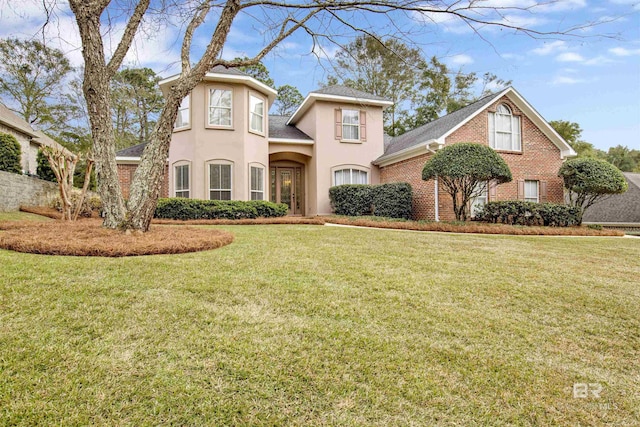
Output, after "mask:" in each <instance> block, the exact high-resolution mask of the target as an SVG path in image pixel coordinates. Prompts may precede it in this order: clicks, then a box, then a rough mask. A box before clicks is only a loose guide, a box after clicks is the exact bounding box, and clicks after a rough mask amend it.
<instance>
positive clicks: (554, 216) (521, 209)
mask: <svg viewBox="0 0 640 427" xmlns="http://www.w3.org/2000/svg"><path fill="white" fill-rule="evenodd" d="M580 218H581V210H580V209H579V208H576V207H573V206H567V205H560V204H556V203H534V202H524V201H521V200H507V201H500V202H489V203H487V204H485V205H484V206H482V207H481V208H480V209H479V210H478V211H477V213H476V217H475V219H476V220H477V221H484V222H492V223H502V224H510V225H527V226H533V225H545V226H550V227H569V226H574V225H580Z"/></svg>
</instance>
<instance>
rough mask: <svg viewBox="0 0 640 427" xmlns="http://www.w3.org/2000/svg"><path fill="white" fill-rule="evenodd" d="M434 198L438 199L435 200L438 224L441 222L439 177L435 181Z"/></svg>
mask: <svg viewBox="0 0 640 427" xmlns="http://www.w3.org/2000/svg"><path fill="white" fill-rule="evenodd" d="M433 194H434V197H435V198H436V200H435V207H436V222H440V212H439V208H438V175H436V179H435V189H434V192H433Z"/></svg>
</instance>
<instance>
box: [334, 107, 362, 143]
mask: <svg viewBox="0 0 640 427" xmlns="http://www.w3.org/2000/svg"><path fill="white" fill-rule="evenodd" d="M366 119H367V114H366V112H365V111H360V110H349V109H341V108H336V110H335V122H336V123H335V139H337V140H339V141H340V142H364V141H366V140H367V134H366V131H367V126H366Z"/></svg>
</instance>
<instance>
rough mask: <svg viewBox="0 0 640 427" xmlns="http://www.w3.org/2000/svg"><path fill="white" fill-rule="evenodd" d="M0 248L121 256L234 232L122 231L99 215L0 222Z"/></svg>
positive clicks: (197, 247)
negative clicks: (105, 225)
mask: <svg viewBox="0 0 640 427" xmlns="http://www.w3.org/2000/svg"><path fill="white" fill-rule="evenodd" d="M0 230H2V231H1V232H0V248H2V249H9V250H12V251H16V252H26V253H34V254H45V255H71V256H103V257H124V256H137V255H157V254H181V253H186V252H197V251H207V250H211V249H216V248H220V247H222V246H225V245H228V244H230V243H231V242H233V234H231V233H229V232H227V231H223V230H216V229H206V228H192V227H152V228H151V229H150V230H149V231H148V232H146V233H124V232H122V231H120V230H111V229H106V228H103V227H102V221H101V220H99V219H84V220H79V221H74V222H66V221H64V222H63V221H42V222H40V221H3V222H0Z"/></svg>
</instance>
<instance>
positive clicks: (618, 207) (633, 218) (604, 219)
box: [582, 172, 640, 224]
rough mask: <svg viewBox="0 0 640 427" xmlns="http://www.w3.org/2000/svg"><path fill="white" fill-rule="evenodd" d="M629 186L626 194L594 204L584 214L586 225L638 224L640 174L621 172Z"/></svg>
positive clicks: (639, 217) (639, 222) (613, 196)
mask: <svg viewBox="0 0 640 427" xmlns="http://www.w3.org/2000/svg"><path fill="white" fill-rule="evenodd" d="M623 175H624V177H625V178H626V180H627V183H628V184H629V189H628V190H627V192H626V193H622V194H614V195H612V196H610V197H607V198H606V199H603V200H600V201H599V202H596V203H595V204H594V205H593V206H591V207H590V208H588V209H587V210H586V211H585V212H584V216H583V218H582V220H583V221H584V222H586V223H613V224H640V173H630V172H623Z"/></svg>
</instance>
